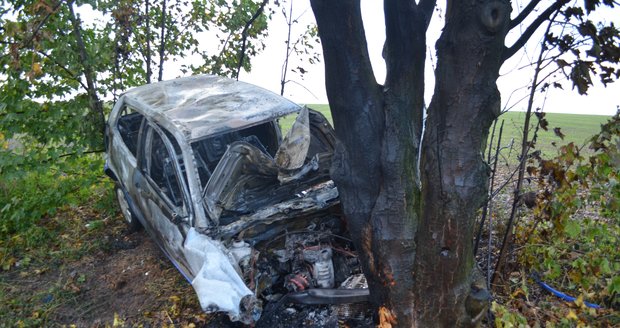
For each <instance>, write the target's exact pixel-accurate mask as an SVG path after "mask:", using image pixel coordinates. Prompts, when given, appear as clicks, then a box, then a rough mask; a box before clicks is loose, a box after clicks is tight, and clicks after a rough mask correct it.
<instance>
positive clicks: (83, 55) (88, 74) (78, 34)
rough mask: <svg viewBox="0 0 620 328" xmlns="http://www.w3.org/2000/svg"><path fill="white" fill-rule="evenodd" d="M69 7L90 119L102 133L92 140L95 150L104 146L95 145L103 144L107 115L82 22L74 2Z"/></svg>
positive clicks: (97, 130)
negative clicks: (84, 36) (101, 99)
mask: <svg viewBox="0 0 620 328" xmlns="http://www.w3.org/2000/svg"><path fill="white" fill-rule="evenodd" d="M68 6H69V15H70V19H71V24H72V27H73V35H74V36H75V42H76V44H77V47H78V53H79V56H80V61H81V62H82V68H83V72H82V73H83V74H84V79H85V80H86V93H87V94H88V102H89V107H90V115H89V117H90V120H91V122H92V125H93V128H94V130H95V131H96V132H97V133H100V135H99V137H94V138H92V140H93V141H92V143H93V145H92V146H94V147H95V148H101V147H102V145H95V144H94V143H101V142H102V140H103V134H104V132H105V115H104V113H103V104H102V102H101V101H100V100H99V96H97V88H96V86H95V73H94V72H93V69H92V66H91V62H92V58H90V56H89V55H88V52H87V51H86V46H85V45H84V39H83V37H82V28H81V25H80V21H79V20H78V18H77V17H76V16H75V12H74V10H73V2H69V3H68ZM90 137H93V136H90Z"/></svg>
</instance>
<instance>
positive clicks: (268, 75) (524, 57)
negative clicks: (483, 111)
mask: <svg viewBox="0 0 620 328" xmlns="http://www.w3.org/2000/svg"><path fill="white" fill-rule="evenodd" d="M361 3H362V17H363V19H364V26H365V32H366V38H367V42H368V48H369V54H370V58H371V62H372V66H373V70H374V73H375V78H376V80H377V82H379V83H383V81H384V79H385V64H384V62H383V58H382V57H381V50H382V48H383V43H384V40H385V27H384V20H383V2H382V1H377V0H362V2H361ZM514 3H516V4H517V6H518V4H519V1H515V2H514ZM284 5H285V6H288V5H287V4H284ZM439 6H441V5H439ZM287 8H288V7H287ZM293 10H294V12H295V14H294V15H293V16H294V17H300V18H299V24H297V25H296V26H294V30H293V32H292V35H299V34H300V33H301V32H302V31H303V28H305V26H306V25H307V23H309V22H314V16H313V14H312V9H311V8H310V3H309V0H294V9H293ZM610 12H611V11H610ZM517 13H518V9H517V8H515V9H514V10H513V13H512V15H513V17H514V15H516V14H517ZM442 14H443V10H442V8H441V7H438V9H437V10H436V11H435V15H434V16H433V19H432V20H431V26H430V27H429V31H428V33H427V39H428V40H429V44H430V46H429V47H428V48H427V53H428V56H427V70H426V73H425V77H426V84H427V86H426V93H425V98H426V101H427V103H429V102H430V99H431V96H432V90H433V85H434V76H433V64H434V42H435V40H436V39H437V38H438V37H439V35H440V33H441V28H442V19H441V17H440V16H441V15H442ZM602 18H603V19H612V20H614V23H615V25H616V26H618V25H620V15H618V10H617V9H616V10H615V13H607V14H604V15H603V17H602ZM270 24H271V25H270V28H269V37H268V38H267V40H266V44H267V47H266V49H265V50H264V51H263V52H262V53H261V54H260V55H258V56H257V57H255V58H254V59H253V60H252V71H251V72H249V73H246V72H242V73H241V74H240V77H239V79H240V80H242V81H246V82H250V83H253V84H256V85H259V86H261V87H264V88H266V89H269V90H271V91H273V92H276V93H279V92H280V72H281V67H282V64H283V62H284V58H285V52H286V48H285V40H286V33H287V28H286V23H285V21H284V18H283V15H282V13H280V12H276V14H274V20H273V21H272V22H271V23H270ZM543 28H544V26H543ZM543 28H541V29H540V30H542V29H543ZM541 36H542V32H540V33H539V34H538V35H535V36H534V37H532V39H531V41H533V42H530V45H529V46H528V48H527V52H526V53H520V54H517V55H515V56H514V57H513V58H511V60H509V61H508V62H506V63H505V64H504V66H503V67H502V70H501V71H500V74H501V76H500V78H499V79H498V81H497V83H498V87H499V89H500V92H501V94H502V107H503V108H504V109H509V108H510V109H511V110H525V108H526V106H527V102H526V101H525V100H522V99H523V98H524V97H526V95H527V94H528V93H529V91H528V90H527V86H528V85H529V83H530V82H531V78H532V76H533V69H532V68H531V66H530V65H528V63H530V62H532V61H534V60H533V59H532V58H535V57H537V56H538V49H539V48H538V44H539V42H536V41H539V40H540V38H541ZM514 38H515V36H514V35H513V36H510V35H509V37H508V40H509V41H510V40H511V39H512V40H514ZM317 49H318V50H319V51H320V47H317ZM293 63H294V60H293ZM289 66H291V64H289ZM292 66H293V67H295V66H296V65H292ZM304 68H306V69H307V70H308V71H309V73H307V74H306V75H305V76H304V79H303V80H302V79H301V78H299V77H297V76H295V75H290V77H291V78H292V79H293V80H294V81H295V83H289V84H287V86H286V89H285V96H286V97H287V98H290V99H291V100H293V101H295V102H298V103H308V104H315V103H319V104H326V103H327V96H326V93H325V74H324V67H323V63H322V62H321V63H318V64H315V65H312V66H308V65H306V66H304ZM289 74H290V73H289ZM557 79H560V80H561V81H564V80H565V79H564V78H563V76H559V77H557ZM595 80H596V81H595V86H594V87H593V88H591V89H590V90H589V91H588V95H587V96H580V95H578V93H577V92H576V90H572V84H571V83H569V82H568V81H566V82H562V85H563V90H560V89H549V91H548V92H546V93H538V94H537V96H536V102H535V108H536V107H541V108H543V110H544V111H546V112H562V113H577V114H597V115H613V114H615V113H616V111H617V107H618V106H620V82H618V83H612V84H609V85H608V86H607V87H606V88H605V87H603V86H602V84H601V83H600V82H598V79H595ZM301 85H303V87H302V86H301ZM515 90H516V91H515Z"/></svg>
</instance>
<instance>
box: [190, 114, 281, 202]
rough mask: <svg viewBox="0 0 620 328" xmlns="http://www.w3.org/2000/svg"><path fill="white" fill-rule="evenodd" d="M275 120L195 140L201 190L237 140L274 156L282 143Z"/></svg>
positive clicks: (194, 147)
mask: <svg viewBox="0 0 620 328" xmlns="http://www.w3.org/2000/svg"><path fill="white" fill-rule="evenodd" d="M276 128H277V125H276V124H275V123H274V122H266V123H262V124H259V125H256V126H252V127H249V128H245V129H242V130H237V131H232V132H226V133H222V134H218V135H215V136H210V137H208V138H205V139H202V140H199V141H196V142H193V143H192V144H191V146H192V150H193V152H194V157H195V159H196V167H197V169H198V175H199V178H200V186H201V190H203V191H204V189H205V187H206V186H207V183H208V182H209V179H210V178H211V175H212V174H213V171H214V170H215V168H216V167H217V164H218V163H219V161H220V159H221V158H222V156H223V155H224V153H225V152H226V150H227V149H228V146H229V145H230V144H232V143H234V142H236V141H243V142H247V143H249V144H251V145H253V146H255V147H256V148H258V149H260V150H261V151H262V152H263V153H264V154H266V155H268V156H270V157H271V158H273V156H275V153H276V151H277V150H278V145H279V143H280V139H281V137H280V132H279V131H277V130H276Z"/></svg>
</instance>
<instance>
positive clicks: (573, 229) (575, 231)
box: [564, 220, 581, 238]
mask: <svg viewBox="0 0 620 328" xmlns="http://www.w3.org/2000/svg"><path fill="white" fill-rule="evenodd" d="M564 232H566V234H567V235H568V236H569V237H570V238H575V237H577V236H578V235H579V234H580V233H581V226H580V225H579V223H578V222H577V221H575V220H568V221H567V222H566V224H565V225H564Z"/></svg>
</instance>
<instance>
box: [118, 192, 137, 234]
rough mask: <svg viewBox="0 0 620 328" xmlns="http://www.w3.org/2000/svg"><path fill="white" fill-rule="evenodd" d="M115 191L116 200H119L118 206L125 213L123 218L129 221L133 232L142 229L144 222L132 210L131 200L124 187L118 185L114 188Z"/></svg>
mask: <svg viewBox="0 0 620 328" xmlns="http://www.w3.org/2000/svg"><path fill="white" fill-rule="evenodd" d="M114 193H115V194H116V201H118V207H119V208H120V210H121V214H123V218H124V219H125V222H126V223H127V227H128V228H129V231H131V232H133V231H138V230H140V229H141V228H142V224H141V223H140V221H138V218H136V215H135V214H134V212H133V211H132V210H131V207H129V202H128V201H127V198H126V197H125V192H124V191H123V188H121V187H119V186H116V187H115V188H114Z"/></svg>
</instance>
